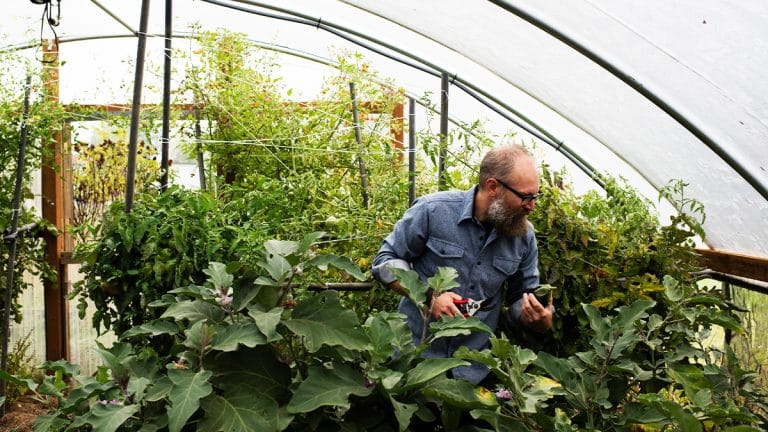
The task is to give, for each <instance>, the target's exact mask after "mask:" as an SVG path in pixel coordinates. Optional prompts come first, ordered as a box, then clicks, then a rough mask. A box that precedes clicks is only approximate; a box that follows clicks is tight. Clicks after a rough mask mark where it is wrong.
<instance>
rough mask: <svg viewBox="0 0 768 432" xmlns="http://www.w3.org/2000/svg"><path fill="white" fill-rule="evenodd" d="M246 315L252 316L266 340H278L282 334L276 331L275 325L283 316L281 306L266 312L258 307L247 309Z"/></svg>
mask: <svg viewBox="0 0 768 432" xmlns="http://www.w3.org/2000/svg"><path fill="white" fill-rule="evenodd" d="M248 316H250V317H251V318H253V321H254V322H255V323H256V326H257V327H258V328H259V331H260V332H261V333H262V334H263V335H264V336H265V337H266V338H267V342H275V341H279V340H281V339H282V338H283V336H282V335H281V334H280V333H278V332H277V325H278V324H280V320H281V319H282V316H283V308H281V307H276V308H273V309H272V310H270V311H268V312H262V311H260V310H259V309H250V310H248Z"/></svg>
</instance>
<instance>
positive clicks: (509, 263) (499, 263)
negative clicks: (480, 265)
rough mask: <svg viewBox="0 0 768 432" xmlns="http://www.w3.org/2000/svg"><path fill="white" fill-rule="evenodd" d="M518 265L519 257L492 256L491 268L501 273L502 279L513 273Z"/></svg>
mask: <svg viewBox="0 0 768 432" xmlns="http://www.w3.org/2000/svg"><path fill="white" fill-rule="evenodd" d="M519 267H520V258H511V257H500V256H497V257H493V268H494V269H495V270H496V271H497V272H499V273H501V277H503V278H504V279H506V278H508V277H510V276H512V275H513V274H515V272H516V271H517V269H518V268H519Z"/></svg>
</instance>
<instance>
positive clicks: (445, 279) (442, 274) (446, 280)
mask: <svg viewBox="0 0 768 432" xmlns="http://www.w3.org/2000/svg"><path fill="white" fill-rule="evenodd" d="M458 277H459V273H458V272H457V271H456V269H455V268H453V267H438V268H437V273H435V274H434V276H432V277H430V278H428V279H427V284H428V285H429V286H430V287H432V289H434V290H435V294H436V295H437V294H439V293H442V292H445V291H450V290H452V289H454V288H458V287H459V286H460V285H459V283H458V282H456V279H458Z"/></svg>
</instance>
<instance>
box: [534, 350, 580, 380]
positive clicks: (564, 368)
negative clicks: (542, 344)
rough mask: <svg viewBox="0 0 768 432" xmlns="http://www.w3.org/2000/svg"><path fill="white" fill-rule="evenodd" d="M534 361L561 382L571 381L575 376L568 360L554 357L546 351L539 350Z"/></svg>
mask: <svg viewBox="0 0 768 432" xmlns="http://www.w3.org/2000/svg"><path fill="white" fill-rule="evenodd" d="M535 363H536V365H538V366H539V367H541V368H542V369H544V370H545V371H546V372H547V373H548V374H550V375H551V376H552V378H554V379H556V380H557V381H560V382H561V383H565V382H569V381H573V380H574V378H575V371H574V370H573V367H571V365H570V363H568V360H566V359H562V358H558V357H555V356H553V355H552V354H549V353H548V352H546V351H539V353H538V357H537V358H536V362H535Z"/></svg>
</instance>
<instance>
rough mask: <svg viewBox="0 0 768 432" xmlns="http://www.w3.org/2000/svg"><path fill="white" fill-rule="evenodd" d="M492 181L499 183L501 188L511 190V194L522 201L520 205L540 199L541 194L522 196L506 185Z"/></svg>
mask: <svg viewBox="0 0 768 432" xmlns="http://www.w3.org/2000/svg"><path fill="white" fill-rule="evenodd" d="M493 179H494V180H496V181H497V182H499V184H500V185H502V186H503V187H505V188H507V189H509V190H511V191H512V193H513V194H515V195H517V197H518V198H520V199H521V200H522V203H521V204H525V203H527V202H530V201H536V200H537V199H539V198H541V192H539V193H535V194H523V193H520V192H518V191H516V190H514V189H513V188H511V187H510V186H509V185H508V184H506V183H504V182H503V181H501V180H499V179H498V178H496V177H493Z"/></svg>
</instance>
